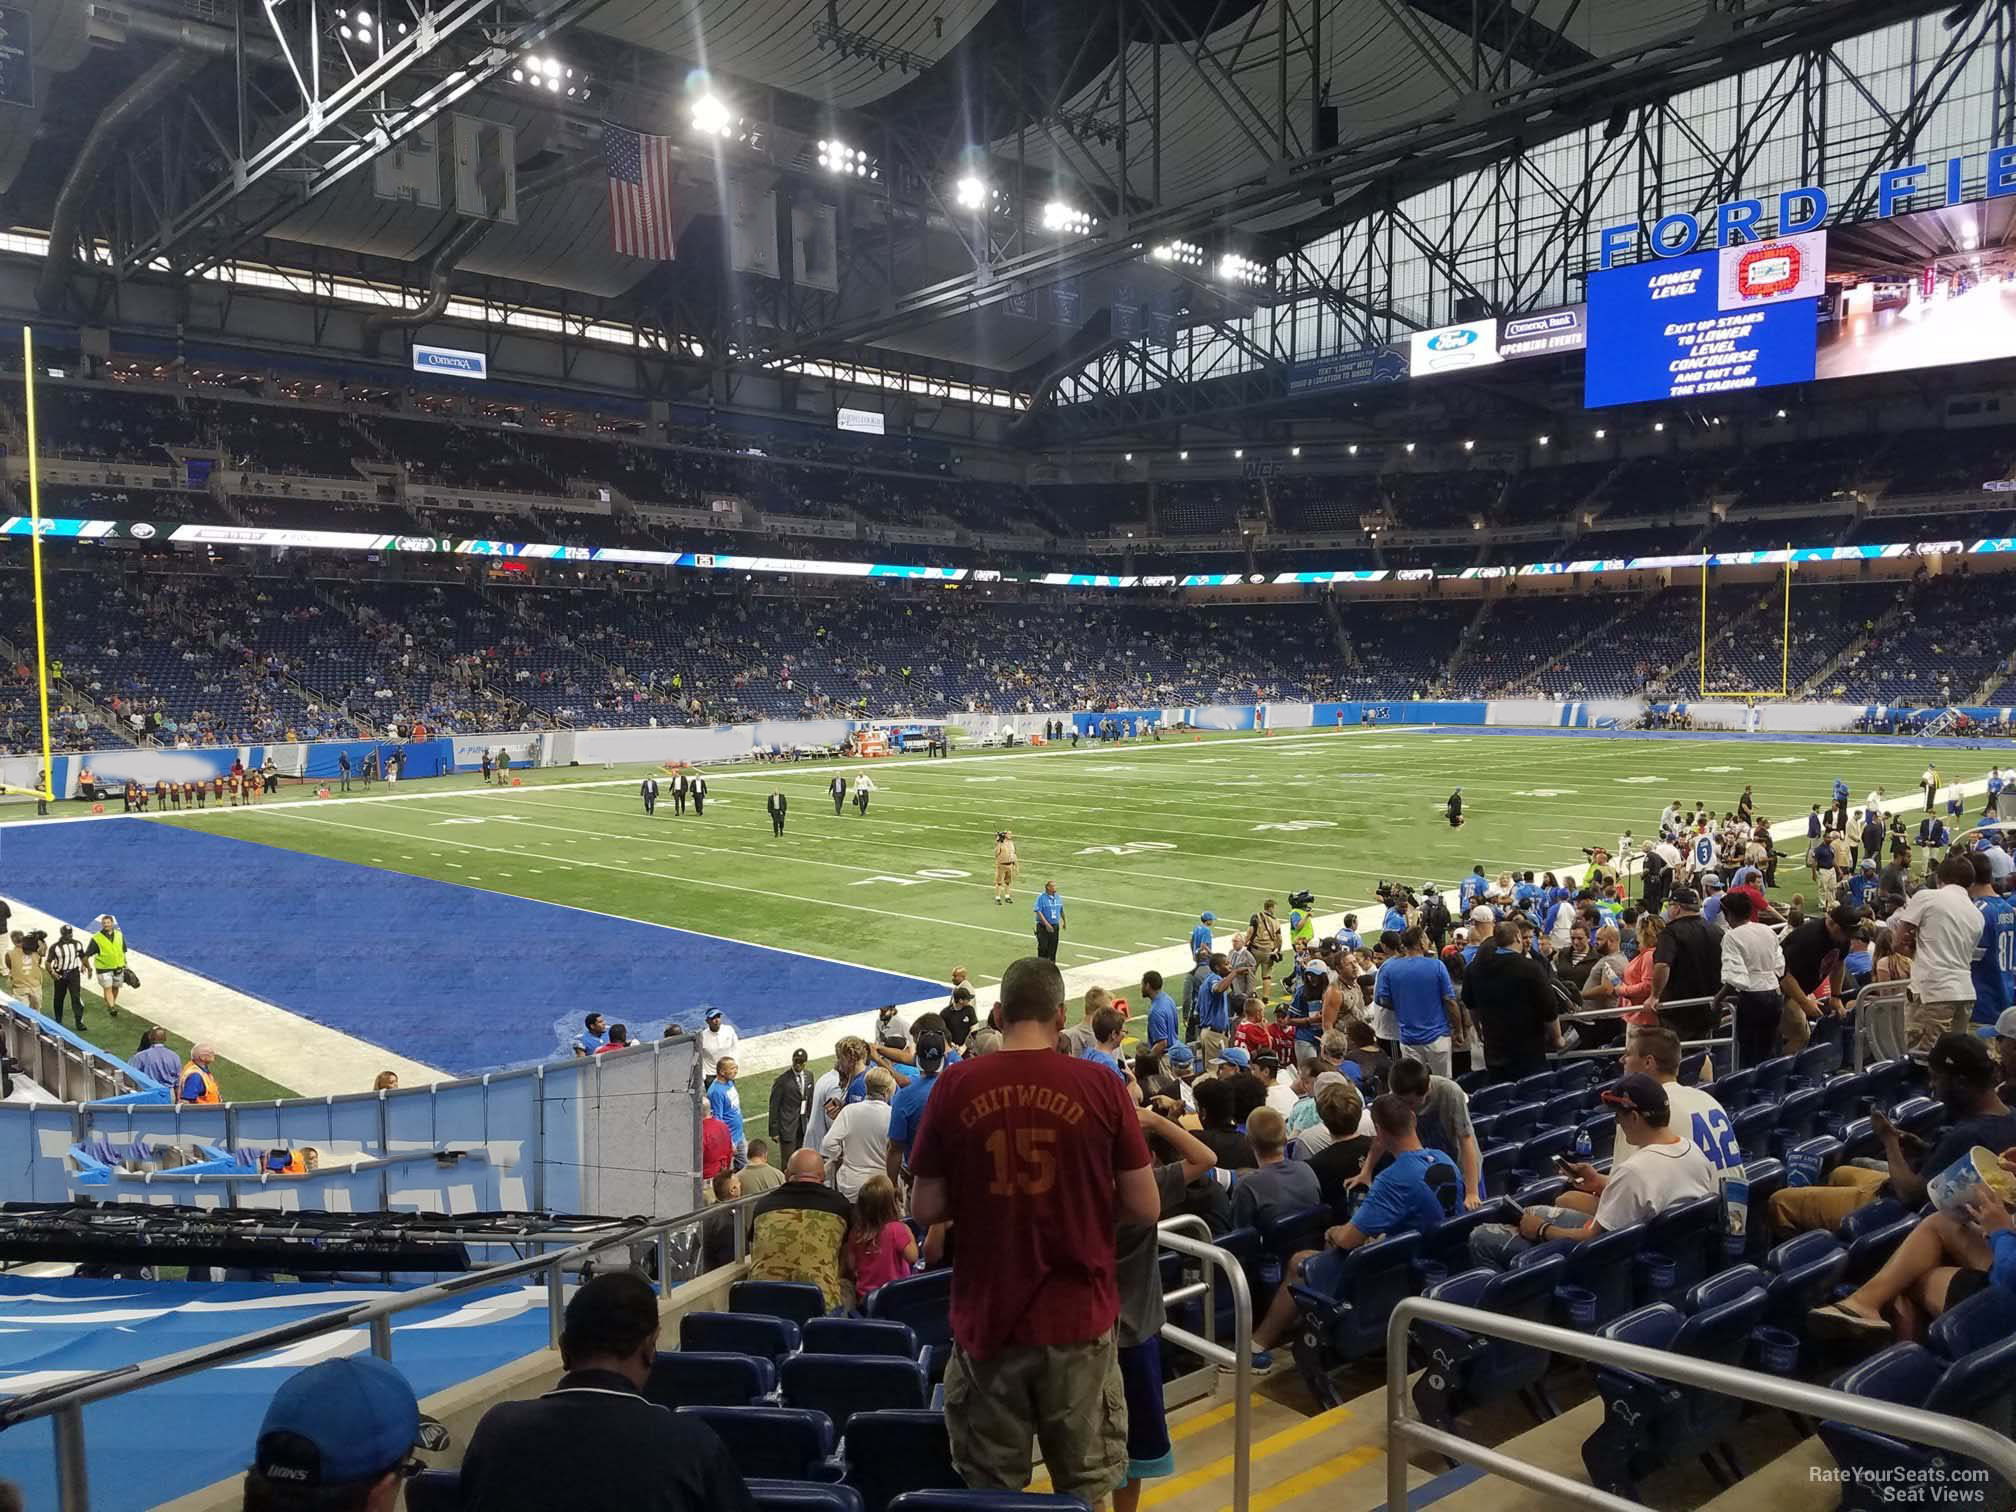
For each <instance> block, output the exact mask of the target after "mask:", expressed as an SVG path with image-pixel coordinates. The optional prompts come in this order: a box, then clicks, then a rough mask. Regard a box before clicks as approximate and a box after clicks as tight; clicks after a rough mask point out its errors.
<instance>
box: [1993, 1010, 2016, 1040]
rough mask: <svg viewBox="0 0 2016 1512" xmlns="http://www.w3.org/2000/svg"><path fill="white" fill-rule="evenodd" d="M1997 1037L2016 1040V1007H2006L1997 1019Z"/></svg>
mask: <svg viewBox="0 0 2016 1512" xmlns="http://www.w3.org/2000/svg"><path fill="white" fill-rule="evenodd" d="M1995 1038H1997V1039H2006V1040H2016V1008H2004V1009H2003V1010H2002V1013H2001V1016H2000V1017H1999V1018H1997V1019H1996V1020H1995Z"/></svg>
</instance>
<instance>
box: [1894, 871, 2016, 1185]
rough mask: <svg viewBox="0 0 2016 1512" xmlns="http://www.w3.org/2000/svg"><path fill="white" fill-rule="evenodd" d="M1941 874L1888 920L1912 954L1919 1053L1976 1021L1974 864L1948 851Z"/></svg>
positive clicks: (1913, 1028) (1912, 1039)
mask: <svg viewBox="0 0 2016 1512" xmlns="http://www.w3.org/2000/svg"><path fill="white" fill-rule="evenodd" d="M1937 876H1938V882H1939V885H1938V886H1937V887H1928V888H1926V889H1925V890H1924V891H1923V892H1920V893H1916V894H1914V895H1913V896H1912V898H1911V900H1910V901H1909V902H1908V903H1906V904H1905V905H1904V906H1903V907H1902V908H1900V909H1898V910H1897V912H1895V913H1894V914H1892V915H1891V916H1890V921H1889V922H1890V930H1891V934H1892V936H1893V938H1894V939H1895V941H1896V944H1897V948H1898V949H1899V950H1902V951H1904V952H1906V953H1907V954H1909V955H1910V956H1911V957H1912V961H1911V989H1910V992H1911V997H1910V1030H1909V1034H1908V1038H1907V1045H1908V1048H1909V1049H1910V1050H1911V1051H1912V1052H1913V1053H1914V1054H1915V1053H1917V1052H1920V1051H1925V1050H1930V1049H1931V1048H1932V1045H1933V1043H1934V1042H1935V1041H1936V1040H1937V1039H1938V1038H1939V1036H1940V1035H1942V1034H1962V1033H1966V1032H1967V1031H1968V1030H1969V1029H1970V1028H1971V1027H1972V1025H1973V1021H1974V952H1975V950H1976V948H1977V947H1978V946H1979V945H1980V943H1981V911H1980V909H1978V908H1976V907H1975V905H1974V899H1973V898H1972V897H1971V896H1970V891H1971V889H1972V888H1973V886H1974V866H1973V863H1972V862H1971V861H1969V860H1968V859H1967V857H1965V856H1948V857H1947V858H1946V859H1945V860H1943V861H1941V862H1940V863H1939V870H1938V873H1937ZM1998 1148H1999V1147H1998Z"/></svg>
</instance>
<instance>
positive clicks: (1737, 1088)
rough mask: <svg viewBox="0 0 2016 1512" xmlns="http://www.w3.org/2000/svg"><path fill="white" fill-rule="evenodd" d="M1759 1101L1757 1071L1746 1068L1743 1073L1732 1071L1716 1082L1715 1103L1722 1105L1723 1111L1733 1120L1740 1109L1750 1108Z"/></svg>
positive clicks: (1751, 1067)
mask: <svg viewBox="0 0 2016 1512" xmlns="http://www.w3.org/2000/svg"><path fill="white" fill-rule="evenodd" d="M1756 1100H1757V1070H1756V1068H1755V1067H1754V1066H1746V1067H1745V1068H1744V1069H1743V1070H1741V1071H1731V1072H1730V1073H1729V1074H1728V1075H1727V1076H1724V1077H1719V1078H1717V1080H1716V1082H1715V1101H1717V1102H1719V1103H1720V1104H1722V1111H1723V1112H1725V1113H1727V1114H1728V1115H1729V1116H1730V1117H1731V1118H1734V1117H1735V1116H1736V1113H1737V1111H1738V1110H1739V1109H1742V1108H1747V1107H1749V1106H1750V1105H1751V1104H1752V1103H1753V1102H1755V1101H1756Z"/></svg>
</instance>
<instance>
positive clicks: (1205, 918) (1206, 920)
mask: <svg viewBox="0 0 2016 1512" xmlns="http://www.w3.org/2000/svg"><path fill="white" fill-rule="evenodd" d="M1197 922H1198V923H1200V924H1216V923H1217V922H1218V915H1216V914H1214V913H1201V914H1199V915H1197Z"/></svg>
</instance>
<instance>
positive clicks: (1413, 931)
mask: <svg viewBox="0 0 2016 1512" xmlns="http://www.w3.org/2000/svg"><path fill="white" fill-rule="evenodd" d="M1494 938H1495V936H1494ZM1400 945H1401V950H1402V951H1403V954H1401V955H1397V956H1394V957H1393V958H1391V959H1390V960H1388V961H1387V962H1386V964H1385V965H1383V966H1381V967H1380V968H1379V976H1378V981H1377V983H1376V984H1375V985H1374V987H1373V990H1372V998H1373V1001H1374V1002H1376V1003H1377V1004H1378V1005H1379V1006H1380V1007H1381V1008H1384V1009H1386V1010H1388V1011H1389V1012H1390V1013H1392V1014H1393V1016H1394V1019H1395V1020H1396V1022H1397V1025H1398V1031H1397V1032H1398V1039H1399V1045H1400V1054H1401V1055H1402V1056H1403V1057H1405V1058H1407V1059H1409V1060H1418V1061H1420V1062H1421V1063H1422V1064H1423V1065H1425V1066H1426V1067H1428V1069H1429V1070H1430V1071H1432V1072H1434V1073H1435V1074H1436V1075H1437V1076H1448V1075H1449V1074H1450V1070H1451V1063H1452V1059H1453V1056H1452V1046H1453V1045H1454V1042H1455V1041H1454V1025H1455V1023H1456V1018H1457V1006H1456V984H1455V983H1454V982H1452V981H1451V980H1450V979H1449V968H1448V967H1447V966H1444V965H1443V964H1442V962H1441V961H1440V960H1439V959H1437V958H1436V957H1435V956H1431V955H1429V954H1427V936H1425V935H1424V934H1422V932H1421V929H1420V926H1419V925H1416V926H1414V927H1413V928H1410V929H1408V930H1407V931H1406V932H1405V933H1404V934H1402V935H1401V936H1400Z"/></svg>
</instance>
